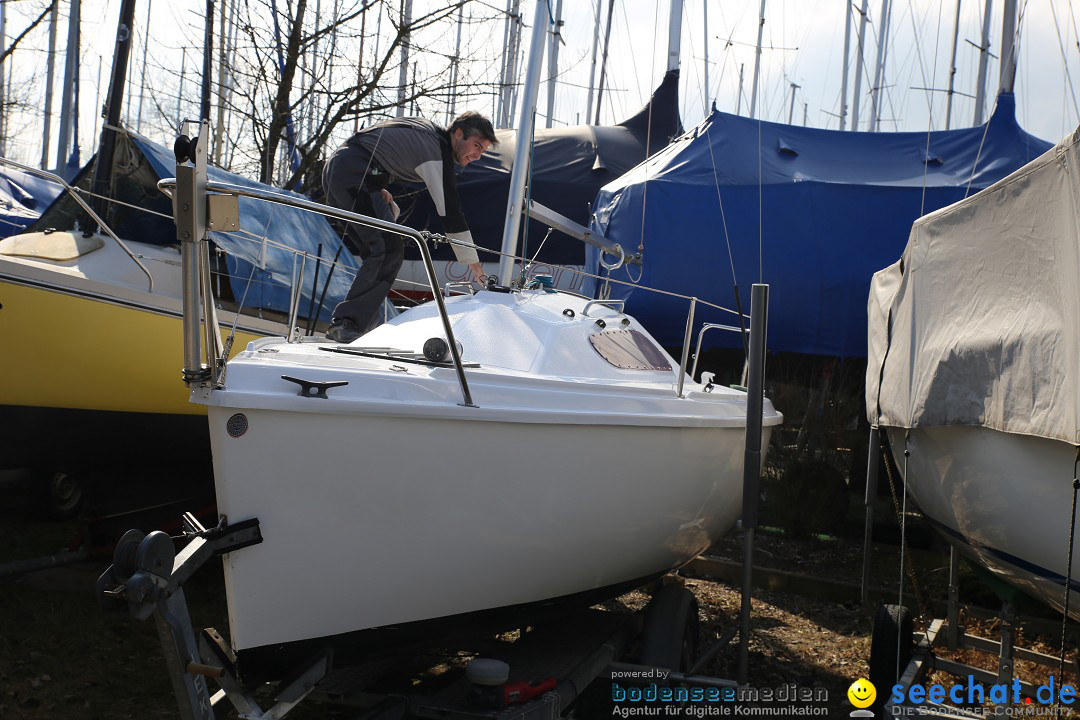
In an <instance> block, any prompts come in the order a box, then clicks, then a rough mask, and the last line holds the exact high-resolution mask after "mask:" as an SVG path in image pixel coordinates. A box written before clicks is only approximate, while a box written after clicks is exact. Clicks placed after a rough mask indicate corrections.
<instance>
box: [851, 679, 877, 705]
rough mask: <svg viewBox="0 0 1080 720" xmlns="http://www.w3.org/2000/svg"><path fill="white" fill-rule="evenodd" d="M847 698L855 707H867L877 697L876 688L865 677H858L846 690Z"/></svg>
mask: <svg viewBox="0 0 1080 720" xmlns="http://www.w3.org/2000/svg"><path fill="white" fill-rule="evenodd" d="M847 697H848V700H850V701H851V704H852V705H854V706H855V707H857V708H867V707H870V706H871V705H873V704H874V700H875V699H876V698H877V689H876V688H875V687H874V684H873V683H872V682H870V681H869V680H867V679H866V678H859V679H858V680H856V681H855V682H853V683H851V687H849V688H848V691H847Z"/></svg>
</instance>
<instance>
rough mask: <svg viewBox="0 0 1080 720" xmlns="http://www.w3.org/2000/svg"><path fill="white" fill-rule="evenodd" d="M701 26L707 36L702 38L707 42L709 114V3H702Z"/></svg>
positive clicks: (706, 78)
mask: <svg viewBox="0 0 1080 720" xmlns="http://www.w3.org/2000/svg"><path fill="white" fill-rule="evenodd" d="M701 15H702V18H701V24H702V32H703V34H704V35H705V37H704V38H702V39H703V40H704V41H705V112H709V98H710V96H711V93H710V92H709V2H708V0H705V2H703V3H701Z"/></svg>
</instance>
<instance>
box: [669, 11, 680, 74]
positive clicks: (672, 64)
mask: <svg viewBox="0 0 1080 720" xmlns="http://www.w3.org/2000/svg"><path fill="white" fill-rule="evenodd" d="M682 7H683V4H682V0H671V14H670V15H669V16H668V51H667V69H668V70H669V71H670V70H678V69H679V55H680V54H681V51H680V50H679V47H680V46H681V45H682Z"/></svg>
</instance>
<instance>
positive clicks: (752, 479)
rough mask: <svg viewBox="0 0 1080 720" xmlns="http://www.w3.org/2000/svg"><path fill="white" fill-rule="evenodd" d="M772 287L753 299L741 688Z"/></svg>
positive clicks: (760, 288) (745, 672)
mask: <svg viewBox="0 0 1080 720" xmlns="http://www.w3.org/2000/svg"><path fill="white" fill-rule="evenodd" d="M768 317H769V286H768V285H760V284H755V285H754V286H753V290H752V291H751V295H750V357H749V360H748V364H749V379H748V384H747V391H746V451H745V453H744V455H743V511H742V529H743V584H742V608H741V612H740V614H739V675H738V680H739V684H741V685H745V684H746V683H747V682H749V678H750V610H751V595H752V591H753V582H754V530H755V529H756V528H757V514H758V483H759V481H760V479H761V435H762V433H761V413H762V410H763V407H764V404H765V403H764V395H765V390H764V388H765V331H766V327H767V326H768Z"/></svg>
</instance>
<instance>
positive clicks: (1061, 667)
mask: <svg viewBox="0 0 1080 720" xmlns="http://www.w3.org/2000/svg"><path fill="white" fill-rule="evenodd" d="M1078 465H1080V446H1077V448H1076V460H1074V461H1073V481H1072V491H1073V492H1072V514H1071V515H1069V561H1068V563H1067V564H1066V565H1065V606H1064V609H1063V610H1062V613H1061V660H1060V662H1059V664H1058V679H1059V682H1064V679H1065V631H1066V628H1067V626H1068V623H1069V595H1070V594H1071V590H1072V563H1073V540H1074V539H1075V538H1076V494H1077V491H1078V490H1080V478H1078V477H1077V472H1076V469H1077V466H1078Z"/></svg>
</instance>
